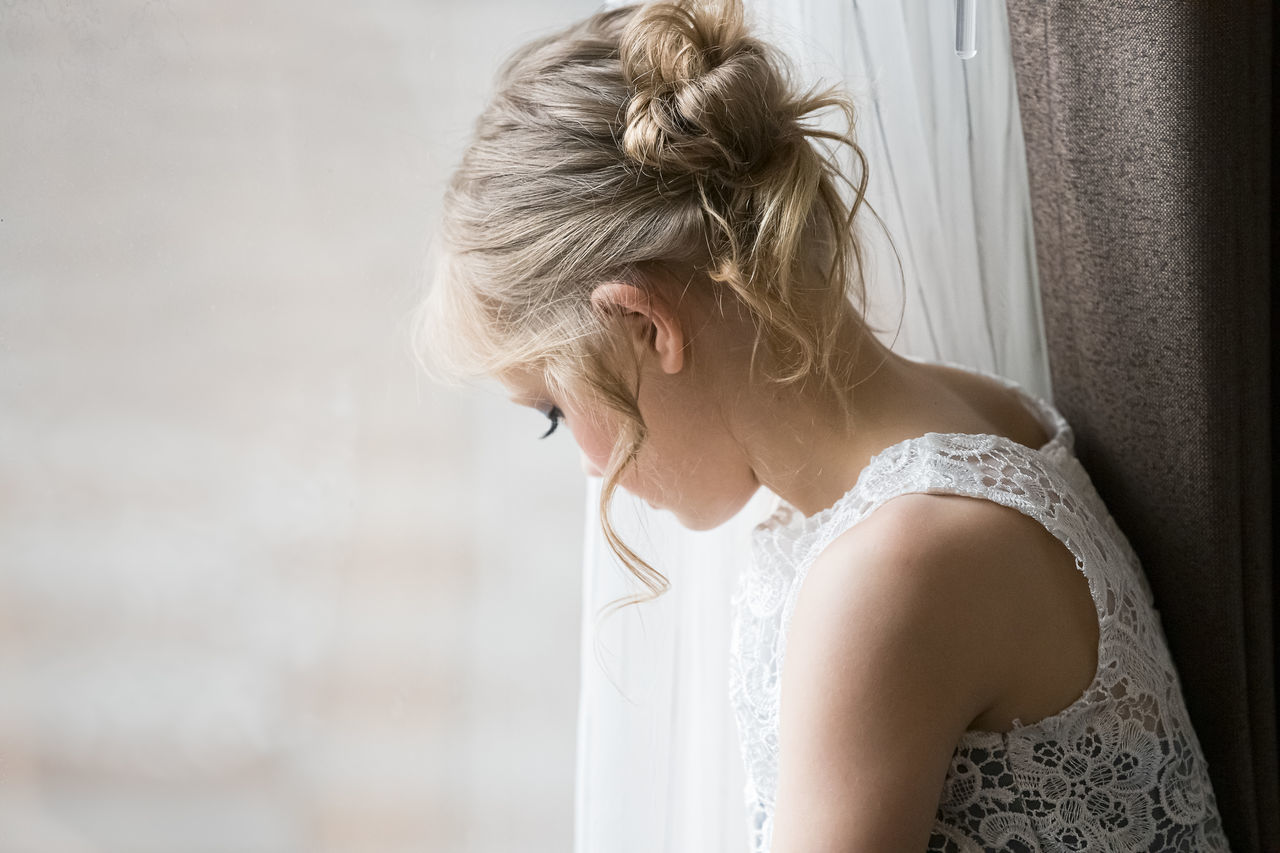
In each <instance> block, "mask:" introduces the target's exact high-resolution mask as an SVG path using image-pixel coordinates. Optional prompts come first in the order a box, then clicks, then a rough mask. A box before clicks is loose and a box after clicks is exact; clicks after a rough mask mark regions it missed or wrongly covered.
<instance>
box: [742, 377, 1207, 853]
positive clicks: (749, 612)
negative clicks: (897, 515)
mask: <svg viewBox="0 0 1280 853" xmlns="http://www.w3.org/2000/svg"><path fill="white" fill-rule="evenodd" d="M941 364H944V365H947V366H949V367H953V368H957V369H960V370H963V371H968V372H969V373H971V374H974V375H975V376H979V377H987V378H988V379H990V380H994V381H995V382H996V383H998V384H1000V385H1002V386H1004V387H1007V388H1011V389H1013V390H1014V391H1015V392H1016V393H1017V395H1018V396H1019V397H1020V398H1021V400H1022V401H1023V403H1024V405H1025V406H1026V407H1027V408H1028V410H1029V411H1030V412H1032V413H1033V414H1034V415H1035V417H1036V419H1037V420H1038V421H1039V422H1040V424H1041V425H1042V426H1043V427H1044V428H1045V430H1046V431H1047V433H1048V435H1049V436H1050V438H1049V441H1048V443H1046V444H1045V445H1044V446H1042V447H1039V448H1035V449H1033V448H1031V447H1027V446H1025V445H1023V444H1019V443H1018V442H1015V441H1013V440H1012V439H1010V438H1007V437H1004V436H1000V435H991V434H966V433H937V432H931V433H926V434H925V435H922V436H918V437H915V438H910V439H907V440H904V441H901V442H898V443H896V444H894V445H891V446H889V447H887V448H885V449H884V450H883V451H881V452H880V453H879V454H877V455H876V456H874V457H873V458H872V459H871V461H870V463H869V464H868V465H867V466H866V468H865V469H864V470H863V471H862V472H861V475H860V476H859V478H858V481H857V483H856V484H855V485H854V486H853V488H852V489H850V490H849V491H848V492H847V493H846V494H845V495H844V496H842V497H841V498H840V499H839V500H837V501H836V503H835V504H833V505H832V506H831V507H828V508H827V509H825V510H823V511H821V512H819V513H817V514H815V515H812V516H809V517H803V516H801V515H800V514H799V512H798V511H797V510H795V508H794V507H791V506H790V505H788V504H786V503H785V502H783V501H779V503H778V506H777V508H776V509H775V511H774V513H773V514H772V516H771V517H770V518H768V519H767V520H766V521H764V522H763V523H761V524H760V525H758V526H757V527H756V529H755V530H754V531H753V534H752V536H753V540H752V549H753V553H754V561H753V565H752V566H751V567H749V568H748V570H747V571H746V572H745V573H744V575H743V576H742V578H741V579H740V582H739V586H738V589H737V592H736V594H735V596H734V601H733V607H734V627H733V638H732V662H731V667H730V681H731V683H730V688H731V698H732V702H733V705H734V710H735V713H736V715H737V718H738V726H739V735H740V738H741V747H742V751H743V757H744V760H745V765H746V771H747V785H746V790H745V795H746V803H747V809H748V812H749V830H750V832H751V836H752V850H753V853H757V852H758V851H767V850H769V849H770V846H771V841H772V826H773V810H774V803H775V796H776V793H777V781H778V747H777V744H778V699H779V693H780V685H781V674H782V668H783V662H784V659H785V655H786V646H787V632H788V628H789V626H790V623H791V617H792V614H793V613H794V611H795V606H796V601H797V598H798V596H799V592H800V589H801V586H802V584H803V581H804V578H805V576H806V574H807V572H808V570H809V568H810V567H811V566H812V565H813V563H814V561H815V560H816V558H817V557H818V555H819V554H820V553H822V552H823V550H824V549H825V548H826V547H827V546H828V545H829V544H831V542H832V541H834V540H835V539H836V538H837V537H838V536H840V535H841V534H842V533H844V532H845V531H847V530H848V529H849V528H850V527H852V526H853V525H854V524H857V523H858V522H859V521H861V520H862V519H864V518H866V517H867V516H868V515H869V514H870V513H871V512H872V511H874V510H875V509H876V508H877V507H879V506H880V505H881V504H883V503H884V502H885V501H887V500H889V499H890V498H892V497H895V496H897V495H902V494H908V493H917V492H926V493H933V494H953V495H966V496H970V497H978V498H983V499H986V500H991V501H994V502H996V503H998V504H1001V505H1003V506H1006V507H1012V508H1014V509H1017V510H1019V511H1020V512H1022V513H1024V514H1026V515H1027V516H1029V517H1031V518H1033V519H1035V520H1036V521H1038V522H1039V523H1040V524H1042V525H1043V526H1044V527H1045V528H1046V529H1047V530H1048V531H1049V532H1050V533H1052V534H1053V535H1054V536H1055V537H1057V538H1058V539H1059V540H1061V541H1062V542H1063V544H1065V545H1066V546H1067V548H1068V549H1069V550H1070V551H1071V553H1072V554H1073V555H1074V557H1075V561H1076V566H1077V567H1078V569H1079V570H1080V571H1081V572H1082V573H1083V574H1084V576H1085V578H1086V579H1087V581H1088V586H1089V590H1090V593H1091V596H1092V598H1093V602H1094V605H1095V607H1096V610H1097V616H1098V632H1099V643H1098V650H1097V651H1098V659H1097V667H1096V672H1095V675H1094V678H1093V681H1092V682H1091V683H1090V684H1089V685H1088V687H1087V688H1086V689H1085V690H1084V691H1083V693H1082V694H1081V695H1080V696H1079V698H1077V699H1076V700H1075V701H1074V702H1072V703H1071V704H1070V705H1068V706H1067V707H1065V708H1063V709H1062V710H1061V711H1059V712H1058V713H1055V714H1052V715H1050V716H1048V717H1045V718H1043V719H1041V720H1039V721H1037V722H1035V723H1032V724H1029V725H1024V724H1022V723H1021V721H1020V720H1016V719H1015V720H1014V721H1013V726H1012V728H1011V729H1010V730H1009V731H1003V732H999V731H976V730H970V731H967V732H966V733H965V734H964V736H963V737H962V738H961V740H960V742H959V743H958V744H957V747H956V750H955V753H954V755H953V757H952V761H951V764H950V767H949V769H948V771H947V775H946V779H945V781H944V785H943V790H942V795H941V800H940V803H939V808H938V812H937V816H936V819H935V822H934V826H933V832H932V836H931V839H930V843H929V849H930V850H975V849H993V848H994V849H1001V850H1008V849H1013V850H1028V851H1035V850H1066V849H1071V850H1080V849H1090V850H1123V851H1137V850H1143V851H1155V850H1161V851H1163V850H1196V851H1200V850H1227V849H1228V845H1227V841H1226V838H1225V836H1224V835H1223V832H1222V829H1221V824H1220V820H1219V815H1218V810H1217V803H1216V800H1215V798H1214V794H1213V789H1212V786H1211V783H1210V780H1209V776H1208V771H1207V766H1206V762H1205V759H1204V755H1203V752H1202V751H1201V748H1200V744H1199V741H1198V739H1197V738H1196V735H1195V732H1194V730H1193V728H1192V725H1191V722H1190V719H1189V717H1188V714H1187V710H1186V706H1185V702H1184V700H1183V697H1182V691H1181V686H1180V683H1179V681H1178V676H1177V671H1176V669H1175V667H1174V664H1173V662H1172V660H1171V658H1170V655H1169V651H1168V646H1167V643H1166V641H1165V638H1164V633H1163V630H1162V628H1161V625H1160V621H1159V615H1158V611H1157V610H1156V609H1155V607H1154V602H1153V597H1152V593H1151V589H1150V587H1149V585H1148V584H1147V581H1146V578H1145V576H1144V574H1143V572H1142V568H1141V565H1140V563H1139V561H1138V558H1137V555H1136V554H1135V553H1134V551H1133V549H1132V547H1131V546H1130V544H1129V542H1128V540H1127V539H1126V537H1125V536H1124V534H1123V533H1122V532H1121V531H1120V530H1119V528H1118V527H1117V526H1116V524H1115V521H1114V520H1113V519H1112V517H1111V515H1110V513H1109V512H1108V510H1107V508H1106V506H1105V505H1104V504H1103V502H1102V500H1101V498H1100V497H1099V496H1098V494H1097V492H1096V490H1095V489H1094V487H1093V484H1092V482H1091V480H1090V478H1089V476H1088V474H1087V472H1086V471H1085V470H1084V468H1083V467H1082V466H1081V464H1080V462H1079V460H1077V459H1076V457H1075V454H1074V448H1073V435H1072V432H1071V429H1070V427H1069V426H1068V424H1067V422H1066V420H1065V419H1064V418H1063V417H1062V415H1061V414H1060V413H1059V412H1058V411H1057V410H1056V409H1055V408H1054V407H1053V406H1051V405H1050V404H1048V403H1047V402H1045V401H1044V400H1041V399H1039V398H1037V397H1034V396H1033V395H1031V394H1029V393H1028V392H1027V391H1026V390H1025V389H1023V388H1022V387H1021V386H1019V385H1017V383H1014V382H1013V381H1011V380H1009V379H1006V378H1004V377H1001V376H998V375H996V374H992V373H988V372H986V371H982V370H977V369H974V368H969V367H966V366H964V365H959V364H953V363H950V362H941Z"/></svg>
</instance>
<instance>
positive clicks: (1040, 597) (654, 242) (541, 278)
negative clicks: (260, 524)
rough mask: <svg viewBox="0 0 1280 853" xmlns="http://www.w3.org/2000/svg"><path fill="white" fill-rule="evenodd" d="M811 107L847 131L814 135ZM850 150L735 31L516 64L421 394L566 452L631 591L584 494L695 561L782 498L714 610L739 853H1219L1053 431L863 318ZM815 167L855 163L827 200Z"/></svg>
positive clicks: (689, 18) (601, 35)
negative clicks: (735, 736)
mask: <svg viewBox="0 0 1280 853" xmlns="http://www.w3.org/2000/svg"><path fill="white" fill-rule="evenodd" d="M830 109H834V110H836V111H837V112H838V113H839V114H842V115H843V116H844V117H845V118H846V119H847V120H848V122H849V130H848V132H846V133H837V132H833V131H830V130H823V129H820V128H819V127H818V126H817V125H816V124H815V116H816V115H817V114H819V113H821V112H822V111H824V110H830ZM852 124H853V111H852V107H851V106H850V104H849V102H848V101H847V100H846V99H845V98H843V97H842V96H841V95H839V94H838V93H837V92H835V91H828V92H814V91H807V92H800V91H797V90H796V87H795V85H794V84H793V83H792V78H791V77H790V76H789V75H788V73H787V68H786V66H785V64H784V62H783V59H782V57H780V56H779V55H778V54H777V53H776V52H775V51H774V50H772V49H771V48H770V47H769V46H768V45H767V44H765V43H763V42H762V41H760V40H759V39H757V38H755V37H753V36H752V35H751V34H750V33H749V32H748V31H747V29H746V27H745V25H744V22H743V13H742V9H741V8H740V6H739V3H738V2H737V0H724V1H723V2H714V3H713V2H705V3H698V2H692V0H689V2H678V3H674V4H650V5H644V6H631V7H626V8H620V9H614V10H610V11H605V12H601V13H599V14H596V15H594V16H592V17H590V18H588V19H586V20H584V21H581V22H579V23H577V24H575V25H573V26H571V27H569V28H568V29H566V30H564V31H563V32H560V33H557V34H556V35H554V36H551V37H548V38H543V39H540V40H538V41H535V42H533V43H531V44H529V45H527V46H525V47H524V48H522V49H521V50H519V51H518V52H517V53H516V54H515V55H514V56H513V57H512V58H511V59H510V60H509V62H508V63H507V64H506V66H505V67H504V69H503V72H502V74H501V77H500V80H499V85H498V90H497V93H496V94H495V95H494V97H493V100H492V101H491V103H490V104H489V106H488V107H487V109H486V110H485V112H484V113H483V114H482V116H481V117H480V120H479V122H478V124H477V126H476V130H475V135H474V138H473V139H472V141H471V144H470V146H469V147H468V149H467V151H466V154H465V156H464V158H463V162H462V165H461V166H460V168H459V169H458V171H457V173H456V174H455V176H454V178H453V180H452V182H451V184H450V187H449V190H448V194H447V197H446V202H445V211H444V220H443V228H442V232H441V236H442V241H441V247H440V248H441V252H440V265H439V269H438V275H437V276H436V280H435V286H434V288H433V290H432V292H431V293H430V295H429V296H428V299H427V301H426V302H425V303H424V314H423V317H422V318H421V319H422V322H421V324H420V326H419V329H420V330H421V334H422V346H423V348H424V349H425V350H426V355H427V356H428V360H429V361H430V362H431V363H432V366H431V367H430V368H429V369H432V370H433V372H435V373H437V375H439V376H440V377H441V378H446V379H447V378H449V377H453V376H459V375H468V376H490V377H493V378H495V379H497V380H498V381H500V382H501V383H502V384H503V385H504V386H506V388H507V389H508V390H509V391H510V393H511V397H512V399H513V400H515V401H516V402H518V403H521V404H524V405H527V406H532V407H534V408H536V409H538V410H540V411H542V412H544V413H545V414H546V415H547V417H548V418H549V419H550V421H551V423H550V427H549V429H548V431H547V434H550V433H551V432H554V431H555V430H556V429H557V428H558V426H559V425H560V424H563V425H564V426H565V427H567V428H568V430H569V431H570V432H571V433H572V436H573V439H574V441H576V442H577V444H578V445H579V447H580V448H581V451H582V459H583V466H584V468H585V470H586V471H587V472H588V473H590V474H593V475H597V476H602V477H603V478H604V487H603V494H602V501H601V516H602V524H603V527H604V530H605V535H606V538H607V540H608V541H609V543H610V545H611V546H612V547H613V549H614V550H615V551H616V552H617V553H618V555H619V557H620V558H621V559H622V560H623V561H624V563H626V565H628V567H629V568H631V569H632V571H634V572H635V574H636V575H637V576H638V577H639V578H640V579H641V580H642V581H643V582H644V583H645V584H646V585H648V586H649V588H650V590H652V591H654V592H660V591H661V590H662V589H663V588H664V584H665V582H666V579H665V578H664V577H663V576H662V575H661V574H660V573H659V572H657V571H656V570H655V569H654V568H653V567H652V566H649V565H648V564H646V563H645V562H644V561H643V560H641V559H640V558H639V557H638V556H637V555H636V554H635V553H634V552H633V551H631V550H630V549H629V548H628V547H627V546H626V544H625V543H623V542H622V541H621V540H620V539H619V538H618V536H617V535H616V533H615V532H614V531H613V528H612V526H611V525H610V523H609V518H608V507H609V502H610V498H611V496H612V494H613V490H614V489H615V488H616V487H619V486H621V487H622V488H625V489H626V490H628V491H630V492H633V493H634V494H636V495H638V496H640V497H641V498H643V499H645V500H647V501H648V502H649V503H650V504H651V505H653V506H655V507H660V508H663V509H666V510H669V511H670V512H672V513H673V514H675V516H676V517H677V518H678V519H679V520H680V521H681V522H682V523H683V524H684V525H685V526H686V527H688V528H690V529H693V530H706V529H709V528H713V527H716V526H717V525H719V524H721V523H723V522H724V521H726V520H727V519H729V518H731V517H732V516H733V515H734V514H735V513H737V512H738V511H739V510H740V509H741V508H742V507H743V506H744V505H745V504H746V503H747V501H748V500H749V499H750V498H751V497H752V495H753V494H754V493H755V492H756V491H757V490H758V489H759V488H760V486H761V485H764V486H767V487H768V488H769V489H770V490H771V491H772V492H774V493H775V494H776V495H778V497H779V505H778V508H777V510H776V511H775V512H774V514H773V516H772V517H771V518H769V519H768V520H767V521H765V522H763V523H762V524H761V525H759V526H758V527H757V529H756V530H755V531H754V534H753V536H754V540H753V546H754V555H755V561H754V564H753V565H752V566H751V567H750V568H749V570H748V571H747V572H745V573H744V576H743V581H742V584H741V586H740V587H739V589H738V593H737V595H736V596H735V599H734V607H735V620H734V632H733V638H732V639H733V646H732V648H733V662H732V663H733V665H732V668H731V677H732V685H731V686H732V690H731V699H732V702H733V705H734V709H735V711H736V713H737V719H738V723H739V735H740V738H741V745H742V751H743V756H744V759H745V761H746V771H747V779H748V784H747V804H748V813H749V819H750V825H749V828H750V835H751V849H752V850H753V851H766V850H768V851H773V853H811V852H812V851H864V852H865V853H884V851H913V853H914V851H921V850H926V849H927V850H938V851H942V850H946V851H962V850H963V851H968V850H1014V851H1034V850H1095V851H1098V850H1105V851H1136V850H1143V851H1165V850H1182V851H1205V850H1226V849H1227V843H1226V840H1225V838H1224V837H1223V834H1222V829H1221V825H1220V821H1219V816H1218V811H1217V805H1216V802H1215V800H1214V795H1213V791H1212V788H1211V785H1210V782H1209V777H1208V775H1207V772H1206V766H1205V760H1204V757H1203V754H1202V751H1201V749H1200V744H1199V742H1198V740H1197V738H1196V735H1195V732H1194V731H1193V729H1192V727H1191V723H1190V720H1189V719H1188V715H1187V710H1186V707H1185V704H1184V701H1183V698H1182V694H1181V688H1180V685H1179V681H1178V676H1177V673H1176V670H1175V668H1174V666H1173V663H1172V661H1171V660H1170V656H1169V652H1168V649H1167V647H1166V644H1165V639H1164V636H1163V633H1162V630H1161V626H1160V622H1159V618H1158V614H1157V611H1156V610H1155V609H1154V607H1153V601H1152V597H1151V592H1150V589H1149V588H1148V586H1147V583H1146V580H1145V578H1144V576H1143V573H1142V569H1141V566H1140V565H1139V562H1138V560H1137V557H1136V556H1135V554H1134V553H1133V551H1132V549H1131V548H1130V546H1129V543H1128V541H1127V540H1126V538H1125V537H1124V535H1123V534H1122V533H1121V531H1119V530H1118V529H1117V527H1116V525H1115V523H1114V521H1113V520H1112V518H1111V516H1110V515H1109V513H1108V511H1107V509H1106V507H1105V506H1104V505H1103V503H1102V501H1101V500H1100V498H1099V497H1098V495H1097V493H1096V492H1095V491H1094V488H1093V486H1092V484H1091V482H1090V480H1089V476H1088V474H1087V473H1086V472H1085V471H1084V469H1083V468H1082V467H1081V466H1080V464H1079V462H1078V461H1077V460H1076V459H1075V457H1074V455H1073V450H1072V434H1071V430H1070V428H1069V426H1068V425H1067V423H1066V422H1065V421H1064V420H1063V418H1062V416H1061V415H1060V414H1059V413H1058V411H1057V410H1056V409H1054V408H1053V407H1052V406H1051V405H1049V404H1048V403H1046V402H1045V401H1043V400H1040V399H1038V398H1035V397H1033V396H1031V395H1029V394H1028V393H1027V392H1026V391H1025V390H1024V389H1022V388H1021V387H1020V386H1018V385H1017V384H1015V383H1014V382H1012V381H1010V380H1007V379H1004V378H1002V377H999V376H996V375H994V374H989V373H986V372H984V371H980V370H976V369H973V368H967V367H963V366H961V365H956V364H950V363H945V362H943V363H931V362H927V361H923V360H918V359H915V358H910V357H906V356H902V355H899V354H896V353H894V352H892V350H891V349H890V348H888V347H886V346H884V345H883V344H882V343H880V341H879V339H878V338H877V337H876V335H875V334H874V333H875V332H880V331H882V330H880V329H876V328H873V327H872V326H871V325H870V324H869V323H868V322H867V321H866V319H865V316H864V315H865V287H864V283H863V280H862V262H861V252H860V247H859V243H858V240H857V239H856V229H855V226H856V225H857V224H858V222H859V221H860V220H857V221H855V216H856V214H857V212H858V211H859V210H860V209H861V207H862V205H863V203H864V199H863V195H864V192H865V189H866V168H865V166H866V162H865V158H864V157H863V155H862V152H861V150H860V149H859V148H858V146H857V144H856V142H855V141H854V139H853V136H852ZM834 145H844V146H847V150H848V151H850V152H852V153H853V155H854V156H855V157H856V159H858V160H859V161H860V162H861V164H862V167H863V169H862V175H863V177H862V181H861V183H860V184H858V185H856V186H855V185H853V184H852V183H851V182H848V181H845V182H844V183H845V186H847V187H848V188H849V189H850V190H851V191H852V198H851V199H846V198H845V197H844V196H842V195H841V193H840V189H839V186H840V182H841V181H842V180H844V179H843V178H842V177H841V174H840V172H839V170H838V167H837V166H836V165H835V164H836V159H835V157H834V156H833V152H832V149H833V147H834ZM784 662H785V670H784ZM784 673H785V674H784Z"/></svg>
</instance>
